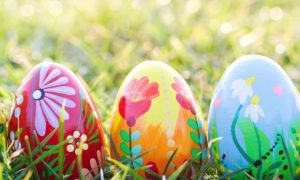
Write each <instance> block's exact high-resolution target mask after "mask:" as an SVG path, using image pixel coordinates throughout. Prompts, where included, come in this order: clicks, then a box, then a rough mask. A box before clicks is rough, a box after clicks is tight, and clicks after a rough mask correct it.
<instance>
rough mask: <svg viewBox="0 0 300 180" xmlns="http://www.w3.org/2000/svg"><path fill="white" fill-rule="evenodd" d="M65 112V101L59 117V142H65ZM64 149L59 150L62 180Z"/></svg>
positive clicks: (59, 171)
mask: <svg viewBox="0 0 300 180" xmlns="http://www.w3.org/2000/svg"><path fill="white" fill-rule="evenodd" d="M64 112H65V101H64V102H63V104H62V107H61V112H60V117H59V127H58V128H59V131H58V134H59V136H58V139H59V142H63V141H64ZM63 148H64V147H63V146H60V147H59V148H58V175H59V177H60V178H63V176H64V175H63V171H64V166H63V164H64V162H63V157H64V149H63Z"/></svg>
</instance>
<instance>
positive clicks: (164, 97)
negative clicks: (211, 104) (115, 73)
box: [110, 61, 208, 179]
mask: <svg viewBox="0 0 300 180" xmlns="http://www.w3.org/2000/svg"><path fill="white" fill-rule="evenodd" d="M110 133H111V139H112V141H111V155H112V156H113V158H118V157H116V156H119V158H120V159H121V161H122V162H123V163H125V164H127V165H128V166H130V167H131V168H139V167H141V166H149V167H150V170H152V172H155V173H157V174H159V175H163V173H164V172H163V171H164V168H165V166H166V165H167V162H168V159H169V158H170V156H171V155H172V154H173V153H174V151H175V150H176V149H177V148H178V150H177V152H176V153H175V156H174V158H173V160H172V163H171V166H170V168H169V169H168V170H167V172H166V174H165V175H169V174H171V173H172V172H174V170H175V169H176V168H178V167H179V166H180V165H182V164H183V163H184V162H185V161H187V160H191V159H192V160H195V161H196V162H198V163H203V162H204V161H205V159H206V157H207V154H208V153H207V138H206V132H205V130H204V121H203V117H202V114H201V112H200V109H199V106H198V104H197V102H196V100H195V98H194V96H193V94H192V92H191V90H190V88H189V87H188V85H187V84H186V82H185V81H184V79H183V78H182V77H181V76H180V75H179V74H178V73H177V72H176V71H175V70H174V69H172V68H171V67H169V66H168V65H166V64H164V63H162V62H159V61H145V62H143V63H141V64H139V65H138V66H136V67H135V68H134V69H133V70H132V71H131V72H130V73H129V74H128V76H127V77H126V79H125V80H124V82H123V84H122V85H121V87H120V89H119V92H118V94H117V97H116V100H115V103H114V108H113V113H112V118H111V127H110ZM132 159H133V160H132ZM145 172H146V171H144V172H143V173H142V174H141V175H142V176H146V177H147V178H150V179H151V178H153V177H151V175H150V174H148V173H147V172H146V173H145Z"/></svg>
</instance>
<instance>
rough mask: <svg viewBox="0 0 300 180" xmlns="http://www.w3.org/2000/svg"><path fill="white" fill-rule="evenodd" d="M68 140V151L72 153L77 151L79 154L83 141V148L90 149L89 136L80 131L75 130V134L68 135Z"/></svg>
mask: <svg viewBox="0 0 300 180" xmlns="http://www.w3.org/2000/svg"><path fill="white" fill-rule="evenodd" d="M67 141H68V145H67V151H68V152H70V153H71V152H74V151H75V154H76V155H78V154H79V150H80V149H79V146H80V142H81V143H82V150H88V148H89V145H88V144H87V143H86V141H87V136H86V135H85V134H80V132H79V131H74V132H73V136H71V135H69V136H67Z"/></svg>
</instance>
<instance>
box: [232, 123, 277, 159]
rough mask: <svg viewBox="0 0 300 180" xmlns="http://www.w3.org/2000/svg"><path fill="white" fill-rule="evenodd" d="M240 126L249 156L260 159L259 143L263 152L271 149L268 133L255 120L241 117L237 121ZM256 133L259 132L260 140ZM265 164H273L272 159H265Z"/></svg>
mask: <svg viewBox="0 0 300 180" xmlns="http://www.w3.org/2000/svg"><path fill="white" fill-rule="evenodd" d="M237 126H238V128H239V129H240V130H241V133H242V137H241V138H243V139H244V143H245V150H246V153H247V154H248V156H250V157H251V158H254V159H259V157H260V152H259V150H258V149H259V144H261V145H262V146H261V153H262V154H264V153H266V152H268V151H269V149H270V147H271V143H270V140H269V138H268V137H267V135H266V134H265V133H264V132H263V131H261V130H260V129H258V128H256V126H255V125H254V123H253V121H251V120H249V119H240V120H239V121H238V123H237ZM256 133H257V134H258V137H259V141H260V142H259V141H258V139H257V136H256ZM264 162H265V163H264V164H271V163H272V162H271V159H270V158H268V159H266V160H264Z"/></svg>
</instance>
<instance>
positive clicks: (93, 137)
mask: <svg viewBox="0 0 300 180" xmlns="http://www.w3.org/2000/svg"><path fill="white" fill-rule="evenodd" d="M97 135H98V130H96V131H95V132H94V134H93V135H92V136H91V137H89V139H88V141H92V140H93V139H95V138H97ZM97 139H98V138H97Z"/></svg>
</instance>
